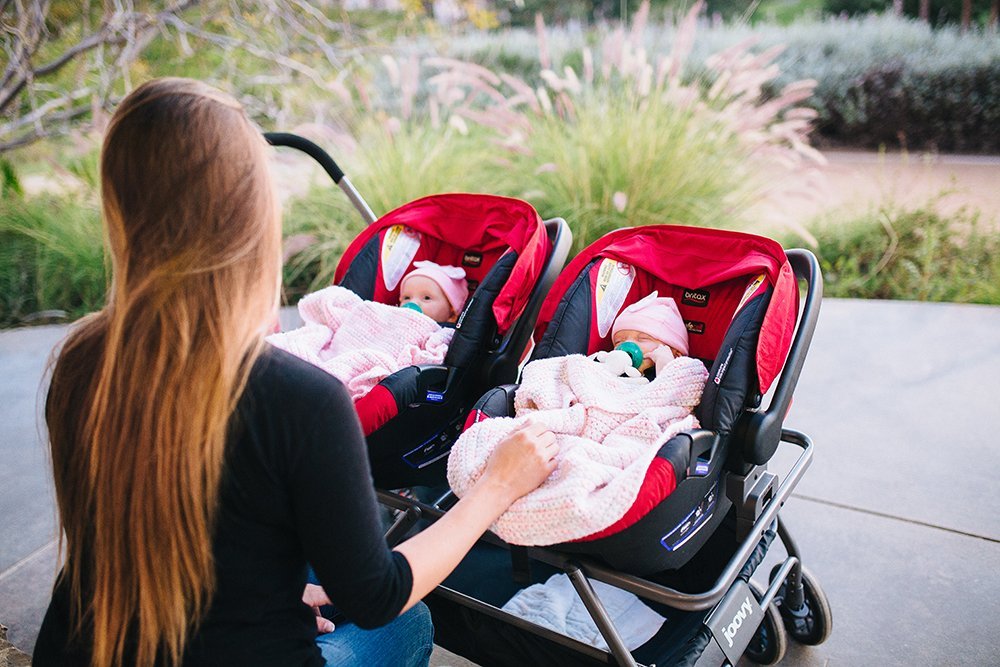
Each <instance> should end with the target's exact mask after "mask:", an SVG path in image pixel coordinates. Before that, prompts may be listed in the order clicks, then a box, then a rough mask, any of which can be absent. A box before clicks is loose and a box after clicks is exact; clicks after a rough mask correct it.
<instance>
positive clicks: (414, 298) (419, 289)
mask: <svg viewBox="0 0 1000 667" xmlns="http://www.w3.org/2000/svg"><path fill="white" fill-rule="evenodd" d="M411 302H412V303H415V304H417V305H418V306H420V310H422V311H423V313H424V315H426V316H427V317H429V318H431V319H432V320H434V321H435V322H454V321H455V319H456V314H455V311H453V310H452V309H451V303H449V302H448V297H446V296H445V295H444V290H442V289H441V287H440V286H439V285H438V284H437V283H436V282H434V281H433V280H431V279H430V278H428V277H427V276H413V277H412V278H409V279H408V280H407V281H406V282H405V283H404V284H403V287H402V288H401V289H400V290H399V305H401V306H402V305H403V304H407V303H411Z"/></svg>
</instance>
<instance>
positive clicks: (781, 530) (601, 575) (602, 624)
mask: <svg viewBox="0 0 1000 667" xmlns="http://www.w3.org/2000/svg"><path fill="white" fill-rule="evenodd" d="M787 257H788V260H789V263H790V264H791V266H792V269H793V271H794V272H795V275H796V278H797V279H800V280H804V281H805V282H806V285H807V286H808V291H807V294H806V296H805V299H804V304H803V305H802V308H801V311H800V316H799V322H798V326H797V329H796V332H795V336H794V338H793V341H792V344H791V347H790V348H789V352H788V357H787V359H786V362H785V367H784V369H783V371H782V373H781V377H780V379H779V381H778V383H777V386H776V388H775V391H774V394H773V396H772V399H771V401H770V403H769V405H768V407H767V408H766V409H764V410H760V411H758V412H755V413H752V414H751V415H750V419H749V420H748V422H749V423H748V425H747V427H746V429H744V430H743V431H741V433H740V437H741V438H743V439H747V438H753V439H755V440H756V441H757V442H769V443H770V442H771V441H772V440H773V448H777V446H778V444H779V442H784V443H786V444H789V445H793V446H796V447H799V448H800V449H801V452H800V453H799V454H798V457H797V459H796V461H795V463H794V464H793V465H792V467H791V469H790V470H789V472H788V473H787V475H786V476H785V479H784V480H783V481H781V483H780V484H779V483H778V478H777V476H776V475H775V474H773V473H771V472H768V470H767V464H766V463H764V464H761V465H754V466H751V467H750V468H749V470H747V471H746V472H745V473H744V474H735V473H730V474H728V475H727V478H726V489H725V492H726V493H727V495H728V496H729V498H730V500H731V501H732V503H733V511H734V513H735V515H736V531H737V539H738V546H737V548H736V550H735V552H734V553H733V555H732V556H731V557H730V558H729V560H728V562H727V564H726V565H725V567H724V568H723V570H722V571H721V573H720V574H719V575H718V577H717V579H716V580H715V583H714V585H712V586H711V587H710V588H709V589H708V590H704V591H702V592H698V593H687V592H682V591H680V590H677V589H676V588H671V587H669V586H666V585H663V584H660V583H657V582H654V581H650V580H649V579H646V578H644V577H639V576H636V575H631V574H627V573H624V572H620V571H617V570H615V569H613V568H611V567H609V566H607V565H605V564H603V563H600V562H598V561H596V560H594V559H592V558H589V557H586V556H583V555H579V554H566V553H562V552H559V551H555V550H552V549H549V548H541V547H512V546H511V545H508V544H507V543H506V542H504V541H502V540H500V539H499V538H498V537H496V536H495V535H493V534H492V533H486V534H484V535H483V536H482V537H481V538H480V541H481V542H483V543H486V544H492V545H495V546H500V547H503V548H506V549H509V550H511V552H512V557H513V558H515V559H517V558H522V559H523V558H524V557H525V556H526V557H527V558H528V559H529V560H535V561H538V562H540V563H544V564H546V565H549V566H552V567H555V568H556V569H559V570H562V571H563V572H564V573H565V574H566V575H567V576H568V577H569V579H570V581H571V582H572V585H573V587H574V589H575V590H576V592H577V594H578V595H579V596H580V598H581V600H582V601H583V603H584V605H585V607H586V609H587V611H588V612H589V614H590V615H591V617H592V618H593V620H594V623H595V625H596V626H597V628H598V629H599V631H600V632H601V635H602V636H603V637H604V639H605V641H606V642H607V644H608V647H609V650H608V651H604V650H601V649H598V648H595V647H593V646H590V645H588V644H585V643H583V642H580V641H578V640H576V639H573V638H570V637H568V636H566V635H563V634H560V633H558V632H555V631H553V630H550V629H548V628H545V627H542V626H539V625H537V624H534V623H532V622H530V621H527V620H525V619H522V618H520V617H518V616H515V615H513V614H510V613H508V612H505V611H503V610H502V609H500V608H498V607H496V606H493V605H491V604H488V603H486V602H484V601H482V600H478V599H476V598H474V597H471V596H469V595H467V594H465V593H462V592H460V591H458V590H455V589H453V588H449V587H448V586H446V585H441V586H438V587H437V589H436V590H435V591H434V593H432V595H434V596H438V597H440V598H442V599H444V600H447V601H449V602H452V603H455V604H458V605H462V606H464V607H467V608H469V609H471V610H473V611H475V612H478V613H481V614H485V615H486V616H489V617H491V618H493V619H496V620H499V621H501V622H503V623H507V624H509V625H512V626H514V627H516V628H519V629H521V630H525V631H527V632H530V633H532V634H534V635H536V636H538V637H541V638H543V639H546V640H549V641H551V642H554V643H556V644H558V645H560V646H562V647H565V648H568V649H570V650H572V651H575V652H577V653H579V654H581V655H583V656H586V657H588V658H592V659H595V660H597V661H601V662H604V663H607V664H617V665H620V666H622V667H638V665H639V663H638V662H636V660H635V659H634V657H633V656H632V654H631V652H630V651H629V650H628V648H627V647H626V645H625V643H624V641H623V639H622V637H621V634H620V633H619V632H618V630H617V628H616V627H615V626H614V624H613V622H612V621H611V619H610V617H609V615H608V613H607V611H606V610H605V608H604V605H603V604H602V603H601V601H600V599H599V598H598V597H597V595H596V593H595V592H594V589H593V586H592V585H591V583H590V580H591V579H596V580H598V581H601V582H604V583H606V584H609V585H612V586H615V587H617V588H620V589H622V590H625V591H628V592H630V593H633V594H635V595H636V596H638V597H639V598H641V599H643V600H647V601H651V602H655V603H660V604H663V605H666V606H668V607H671V608H674V609H677V610H680V611H689V612H705V617H704V619H703V622H702V625H701V626H700V627H699V629H698V631H697V632H696V633H695V635H694V636H692V637H690V638H689V639H688V642H687V650H686V651H685V654H684V655H683V657H682V658H681V660H680V662H679V663H677V664H681V665H707V664H714V665H718V664H727V663H728V664H736V662H737V661H738V659H739V657H740V656H741V655H742V654H743V653H744V652H745V651H746V649H747V647H748V646H749V645H750V642H751V641H752V640H753V639H754V636H755V634H756V633H757V632H758V630H759V628H760V627H761V625H762V624H763V623H764V622H765V621H766V620H767V618H766V615H765V613H762V612H764V610H766V609H768V606H769V605H771V604H772V603H774V602H776V598H779V597H780V598H781V599H780V604H781V608H780V613H781V616H782V620H783V622H784V625H785V626H786V627H788V629H789V631H790V632H791V633H792V636H793V638H795V639H796V640H797V641H800V642H802V643H807V644H819V643H821V642H822V641H824V640H825V639H826V637H827V636H828V635H829V632H830V630H831V623H832V618H831V614H830V610H829V605H828V603H827V601H826V597H825V594H824V593H823V592H822V590H821V589H819V587H818V585H817V583H816V582H815V581H813V580H812V579H811V578H809V577H808V575H807V576H806V577H805V578H804V577H803V573H802V563H801V552H800V551H799V548H798V545H797V544H796V543H795V541H794V539H793V538H792V536H791V535H790V533H789V532H788V529H787V528H786V527H785V525H784V524H783V523H782V522H781V521H780V520H779V512H780V510H781V508H782V507H783V506H784V504H785V502H787V500H788V499H789V497H790V496H791V493H792V490H793V489H794V488H795V486H796V485H797V484H798V482H799V480H800V479H801V478H802V475H803V474H804V473H805V471H806V469H807V468H808V467H809V465H810V464H811V462H812V456H813V443H812V440H811V439H810V438H809V437H808V436H807V435H806V434H804V433H801V432H799V431H796V430H793V429H786V428H783V427H782V422H783V420H784V417H785V415H786V413H787V411H788V408H789V407H790V405H791V397H792V391H793V389H794V387H795V384H796V383H797V381H798V377H799V374H800V373H801V370H802V366H803V364H804V361H805V356H806V351H807V350H808V347H809V343H810V342H811V339H812V335H813V332H814V330H815V326H816V322H817V319H818V316H819V307H820V302H821V300H822V291H823V290H822V278H821V275H820V270H819V264H818V262H817V261H816V258H815V256H814V255H813V254H812V253H810V252H809V251H807V250H800V249H796V250H789V251H787ZM771 451H772V453H773V449H772V450H771ZM377 495H378V499H379V502H380V503H382V504H383V505H385V506H386V507H389V508H391V509H395V510H399V511H400V512H401V514H400V515H399V516H398V518H397V519H396V521H395V522H394V523H393V525H392V526H391V527H390V528H389V530H388V531H387V533H386V539H387V540H388V542H389V544H390V546H392V545H395V544H397V543H398V542H400V541H401V540H402V539H403V538H404V537H405V536H406V535H408V534H409V533H410V532H411V531H412V530H413V529H414V527H416V526H417V524H418V523H419V522H421V521H427V522H433V521H436V520H437V519H439V518H440V517H442V516H443V515H444V513H445V511H446V510H447V507H449V506H450V504H453V503H454V502H455V500H456V499H455V496H454V494H453V493H452V492H451V491H448V493H446V494H445V495H444V496H442V497H441V498H440V499H438V500H437V501H436V502H434V503H432V504H426V503H423V502H421V501H419V500H417V499H414V498H411V497H404V496H401V495H398V494H395V493H392V492H388V491H382V490H378V491H377ZM775 536H777V537H778V538H779V539H780V540H781V542H782V544H783V546H784V548H785V550H786V553H787V556H786V557H785V558H784V559H783V561H782V562H781V563H780V564H779V565H778V566H777V567H776V568H775V570H774V572H772V574H771V577H770V584H769V586H768V588H767V590H766V591H764V592H763V594H759V592H757V591H753V590H752V588H751V586H750V585H749V579H750V577H751V576H752V575H753V573H754V572H755V571H756V569H757V567H758V566H759V565H760V563H761V562H762V561H763V559H764V556H765V555H766V553H767V551H768V548H769V546H770V544H771V542H772V541H773V539H774V537H775ZM518 552H519V553H518ZM695 558H697V556H695ZM808 596H811V597H812V599H813V601H814V602H813V606H814V607H816V608H814V609H811V610H810V609H809V607H808V605H807V604H806V598H807V597H808ZM743 605H747V606H748V607H749V609H747V608H746V607H744V606H743ZM810 613H811V614H814V615H815V616H814V617H813V618H812V624H811V625H810V626H809V627H808V629H804V626H801V625H799V626H796V619H802V618H804V616H805V615H806V614H810ZM747 619H750V620H749V621H748V620H747ZM737 620H738V622H737ZM796 627H798V631H796ZM771 630H772V632H773V631H777V632H779V633H781V632H784V630H783V628H782V627H781V625H780V624H778V627H777V628H772V629H771ZM778 643H779V644H782V648H781V649H780V651H779V652H780V653H783V651H784V647H783V644H784V643H785V642H784V637H782V638H780V641H778ZM778 659H780V655H778V656H777V657H776V658H773V660H772V661H777V660H778ZM768 664H770V662H769V663H768Z"/></svg>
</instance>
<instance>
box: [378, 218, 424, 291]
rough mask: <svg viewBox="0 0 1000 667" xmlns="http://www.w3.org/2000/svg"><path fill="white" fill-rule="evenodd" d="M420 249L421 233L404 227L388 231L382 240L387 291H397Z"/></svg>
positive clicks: (399, 226)
mask: <svg viewBox="0 0 1000 667" xmlns="http://www.w3.org/2000/svg"><path fill="white" fill-rule="evenodd" d="M419 248H420V232H416V231H414V230H412V229H410V228H409V227H406V226H404V225H394V226H392V227H390V228H389V229H387V230H386V232H385V237H384V238H383V239H382V279H383V280H384V281H385V288H386V289H387V290H394V289H396V285H398V284H399V281H400V280H402V279H403V276H404V275H405V274H406V269H408V268H409V267H410V262H412V261H413V258H414V257H416V256H417V250H418V249H419Z"/></svg>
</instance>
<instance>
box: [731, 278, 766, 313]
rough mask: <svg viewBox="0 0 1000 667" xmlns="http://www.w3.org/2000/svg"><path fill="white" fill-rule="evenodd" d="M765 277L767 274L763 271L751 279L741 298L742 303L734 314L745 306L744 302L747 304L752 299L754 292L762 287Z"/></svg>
mask: <svg viewBox="0 0 1000 667" xmlns="http://www.w3.org/2000/svg"><path fill="white" fill-rule="evenodd" d="M765 277H766V276H765V275H764V274H763V273H762V274H760V275H759V276H757V277H756V278H754V279H753V280H751V281H750V284H749V285H747V288H746V289H745V290H743V298H741V299H740V305H738V306H736V310H735V311H733V314H734V316H735V314H736V313H738V312H740V308H742V307H743V304H745V303H746V302H747V301H748V300H749V299H750V297H752V296H753V295H754V292H756V291H757V288H758V287H760V286H761V284H763V282H764V278H765Z"/></svg>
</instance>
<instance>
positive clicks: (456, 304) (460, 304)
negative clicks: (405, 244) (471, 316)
mask: <svg viewBox="0 0 1000 667" xmlns="http://www.w3.org/2000/svg"><path fill="white" fill-rule="evenodd" d="M413 266H414V269H413V270H412V271H410V272H409V273H407V274H406V275H405V276H403V280H402V282H400V283H399V288H400V289H402V288H403V285H405V284H406V281H407V280H409V279H410V278H412V277H413V276H424V277H426V278H430V279H431V280H433V281H434V282H435V283H437V285H438V287H440V288H441V291H442V292H444V296H445V298H447V299H448V303H450V304H451V307H452V309H453V310H454V311H455V312H456V313H460V312H462V308H464V307H465V302H466V300H467V299H468V298H469V284H468V283H467V282H465V269H462V268H459V267H457V266H441V265H440V264H435V263H434V262H426V261H422V262H414V263H413Z"/></svg>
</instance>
